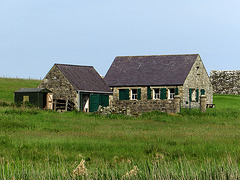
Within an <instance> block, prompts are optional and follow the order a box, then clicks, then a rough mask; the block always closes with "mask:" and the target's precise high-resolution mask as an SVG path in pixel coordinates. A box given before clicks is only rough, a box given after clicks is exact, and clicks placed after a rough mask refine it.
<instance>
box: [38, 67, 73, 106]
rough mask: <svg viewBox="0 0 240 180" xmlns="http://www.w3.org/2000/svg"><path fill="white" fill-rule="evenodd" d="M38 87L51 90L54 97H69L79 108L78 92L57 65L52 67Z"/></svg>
mask: <svg viewBox="0 0 240 180" xmlns="http://www.w3.org/2000/svg"><path fill="white" fill-rule="evenodd" d="M38 87H39V88H47V89H49V90H51V91H52V92H53V98H54V99H64V100H66V99H67V98H68V99H69V100H70V101H72V102H73V103H75V106H76V108H77V104H78V100H77V92H76V90H75V89H74V87H73V86H72V85H71V83H70V82H69V81H68V80H67V79H66V78H65V76H64V75H63V74H62V72H61V71H60V70H59V69H58V67H57V66H56V65H54V66H53V67H52V69H51V70H50V71H49V72H48V74H47V75H46V77H45V78H44V79H43V80H42V82H41V83H40V84H39V86H38Z"/></svg>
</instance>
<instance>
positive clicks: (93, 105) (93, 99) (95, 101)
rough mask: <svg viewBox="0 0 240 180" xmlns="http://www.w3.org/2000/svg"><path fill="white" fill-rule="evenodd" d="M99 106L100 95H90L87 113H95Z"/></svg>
mask: <svg viewBox="0 0 240 180" xmlns="http://www.w3.org/2000/svg"><path fill="white" fill-rule="evenodd" d="M99 105H100V95H99V94H90V104H89V111H90V112H95V111H97V110H98V106H99Z"/></svg>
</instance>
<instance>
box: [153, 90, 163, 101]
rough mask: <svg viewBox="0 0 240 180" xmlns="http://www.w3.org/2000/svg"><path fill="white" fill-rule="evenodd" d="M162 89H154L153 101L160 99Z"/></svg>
mask: <svg viewBox="0 0 240 180" xmlns="http://www.w3.org/2000/svg"><path fill="white" fill-rule="evenodd" d="M156 90H158V91H159V92H158V93H156V92H155V91H156ZM160 92H161V91H160V88H154V89H153V99H160Z"/></svg>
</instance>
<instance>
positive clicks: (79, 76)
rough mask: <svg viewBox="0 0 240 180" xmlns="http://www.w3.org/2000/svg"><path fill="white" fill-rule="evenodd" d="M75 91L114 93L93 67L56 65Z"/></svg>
mask: <svg viewBox="0 0 240 180" xmlns="http://www.w3.org/2000/svg"><path fill="white" fill-rule="evenodd" d="M55 65H56V66H57V67H58V68H59V70H60V71H61V72H62V73H63V75H64V76H65V77H66V78H67V79H68V81H69V82H70V83H71V84H72V85H73V87H74V88H75V90H83V91H94V92H99V91H101V92H112V91H111V90H110V88H109V87H108V86H107V84H106V83H105V81H104V80H103V79H102V78H101V76H100V75H99V74H98V73H97V71H96V70H95V69H94V67H92V66H78V65H68V64H55Z"/></svg>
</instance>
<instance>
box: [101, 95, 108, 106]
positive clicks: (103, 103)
mask: <svg viewBox="0 0 240 180" xmlns="http://www.w3.org/2000/svg"><path fill="white" fill-rule="evenodd" d="M101 106H103V107H107V106H109V95H101Z"/></svg>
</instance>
